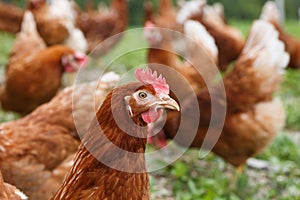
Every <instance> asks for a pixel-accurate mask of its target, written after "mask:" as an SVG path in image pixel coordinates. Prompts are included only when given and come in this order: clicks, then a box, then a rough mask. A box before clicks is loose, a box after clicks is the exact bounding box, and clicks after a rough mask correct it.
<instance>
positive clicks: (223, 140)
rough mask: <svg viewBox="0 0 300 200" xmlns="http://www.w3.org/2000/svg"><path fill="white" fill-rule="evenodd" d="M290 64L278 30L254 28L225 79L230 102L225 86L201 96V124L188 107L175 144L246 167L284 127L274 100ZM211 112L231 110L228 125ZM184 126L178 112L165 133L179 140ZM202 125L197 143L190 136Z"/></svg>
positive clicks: (169, 118) (189, 105)
mask: <svg viewBox="0 0 300 200" xmlns="http://www.w3.org/2000/svg"><path fill="white" fill-rule="evenodd" d="M262 30H263V31H262ZM270 57H272V59H271V60H270ZM288 58H289V57H288V55H287V53H286V52H284V46H283V44H282V43H281V42H280V41H279V39H278V33H277V32H276V31H275V29H274V28H273V27H272V26H271V25H270V24H268V23H265V22H262V21H258V22H255V23H254V25H253V27H252V29H251V32H250V35H249V37H248V40H247V43H246V45H245V48H244V49H243V53H242V54H241V56H240V58H239V59H238V61H237V63H236V65H235V68H234V69H233V71H232V72H231V73H230V74H228V75H227V76H226V77H225V78H224V79H223V82H224V87H225V94H226V97H225V96H223V95H222V87H221V86H222V84H216V85H215V86H213V87H212V88H211V90H210V91H208V90H202V91H201V92H200V93H199V94H198V95H197V98H198V103H199V110H200V112H201V115H200V121H199V122H195V120H194V118H195V116H193V110H195V106H197V105H195V103H190V102H189V101H186V102H184V103H183V104H182V113H183V114H182V116H185V119H182V120H183V121H182V124H181V126H182V127H183V131H182V134H181V136H179V137H177V138H174V139H175V141H176V142H177V143H179V144H181V145H184V146H189V145H191V146H193V147H202V148H208V147H213V149H212V151H213V152H215V153H216V154H218V155H220V156H221V157H222V158H224V159H225V160H226V161H228V162H229V163H231V164H232V165H234V166H240V165H243V164H245V162H246V160H247V159H248V158H249V157H251V156H253V155H255V154H257V153H259V152H260V151H261V150H263V149H264V148H265V147H266V146H267V145H268V144H269V143H270V142H271V141H272V140H273V139H274V137H275V136H276V134H277V133H278V132H279V131H280V130H281V128H282V127H283V124H284V110H283V107H282V105H281V102H280V101H279V100H276V99H273V93H274V92H275V91H276V89H277V87H278V84H279V82H280V77H281V74H282V70H283V68H284V67H286V65H287V63H288ZM212 106H214V108H215V109H217V111H218V112H221V111H222V110H223V111H226V109H227V111H226V116H225V119H222V118H221V117H220V116H219V115H217V116H216V115H215V116H213V121H211V120H212V119H211V117H212V110H211V108H212ZM224 109H225V110H224ZM179 120H180V116H179V113H178V112H169V113H168V116H167V123H166V125H165V127H164V131H165V133H166V134H167V136H168V137H170V138H173V137H174V136H175V135H176V133H177V127H178V124H179V122H180V121H179ZM223 120H225V121H223ZM168 122H169V123H168ZM223 122H224V127H223ZM198 123H199V126H198V132H197V134H196V136H195V137H194V136H193V135H192V132H191V131H190V130H191V128H192V127H194V126H195V124H198ZM210 123H212V124H211V127H209V124H210ZM176 124H177V125H176ZM208 130H210V132H209V134H207V131H208ZM186 133H190V134H186ZM219 134H221V135H220V137H218V136H219ZM204 139H205V140H204ZM189 141H191V142H192V144H190V143H189ZM204 141H205V142H204ZM215 142H216V144H215V145H214V143H215Z"/></svg>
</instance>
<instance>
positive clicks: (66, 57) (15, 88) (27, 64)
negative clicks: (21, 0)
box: [0, 11, 86, 114]
mask: <svg viewBox="0 0 300 200" xmlns="http://www.w3.org/2000/svg"><path fill="white" fill-rule="evenodd" d="M85 61H86V55H84V54H82V53H80V52H76V51H74V50H72V49H71V48H69V47H67V46H61V45H55V46H52V47H49V48H46V45H45V43H44V41H43V40H42V38H41V37H40V36H39V34H38V33H37V31H36V27H35V22H34V19H33V16H32V14H31V13H30V12H29V11H27V12H26V14H25V15H24V20H23V23H22V30H21V32H20V33H19V34H18V36H17V38H16V41H15V43H14V45H13V47H12V51H11V53H10V57H9V61H8V64H7V66H6V73H5V76H6V78H5V82H4V84H3V85H2V86H1V96H0V98H1V104H2V108H3V109H5V110H11V111H15V112H18V113H21V114H26V113H29V112H31V111H32V110H34V109H35V108H36V107H37V106H39V105H41V104H42V103H45V102H47V101H49V100H50V99H51V98H52V97H54V96H55V94H56V93H57V91H58V90H59V88H60V87H61V78H62V75H63V73H64V72H69V73H73V72H76V71H77V70H78V69H79V68H80V67H81V66H84V65H85Z"/></svg>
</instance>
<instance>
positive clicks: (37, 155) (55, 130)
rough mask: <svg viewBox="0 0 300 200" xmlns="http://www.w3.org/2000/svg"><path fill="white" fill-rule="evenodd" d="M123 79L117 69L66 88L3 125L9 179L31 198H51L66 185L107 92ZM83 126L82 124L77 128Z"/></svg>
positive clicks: (2, 155)
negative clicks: (120, 78)
mask: <svg viewBox="0 0 300 200" xmlns="http://www.w3.org/2000/svg"><path fill="white" fill-rule="evenodd" d="M118 81H119V76H118V75H115V74H114V73H109V74H106V75H104V76H103V77H102V79H101V80H100V82H99V85H98V84H97V82H92V83H84V84H79V85H77V86H74V87H69V88H66V89H64V90H63V91H62V92H60V93H59V94H58V95H57V96H56V97H55V98H53V99H52V100H51V101H50V102H49V103H46V104H43V105H41V106H39V107H38V108H37V109H36V110H35V111H33V112H32V113H31V114H29V115H27V116H26V117H23V118H21V119H18V120H16V121H11V122H7V123H3V124H1V125H0V131H1V134H0V170H1V171H2V172H3V176H4V180H5V181H7V182H9V183H11V184H14V185H16V186H17V187H18V188H20V189H21V190H22V191H23V192H24V193H25V194H26V195H28V197H29V198H30V199H33V200H44V199H48V198H49V197H50V196H51V195H53V193H54V192H55V191H56V190H57V189H58V187H59V186H60V185H61V183H62V181H63V178H64V177H65V175H66V173H67V171H68V170H69V169H70V167H71V165H72V163H71V164H68V163H69V162H70V160H71V158H72V154H73V153H75V152H76V151H77V149H78V146H79V137H78V134H79V135H80V137H83V133H84V132H85V131H86V130H87V129H88V126H89V124H90V123H91V121H92V119H93V118H94V116H95V112H96V110H97V108H98V106H99V105H100V104H101V103H102V101H103V99H104V97H105V95H106V93H107V92H108V91H109V90H110V89H112V87H114V85H115V84H116V83H117V82H118ZM77 127H78V129H77Z"/></svg>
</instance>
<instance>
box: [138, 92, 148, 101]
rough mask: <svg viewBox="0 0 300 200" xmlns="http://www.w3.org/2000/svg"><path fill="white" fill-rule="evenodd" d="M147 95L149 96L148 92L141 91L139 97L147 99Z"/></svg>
mask: <svg viewBox="0 0 300 200" xmlns="http://www.w3.org/2000/svg"><path fill="white" fill-rule="evenodd" d="M147 96H148V94H147V93H146V92H140V93H139V98H140V99H145V98H147Z"/></svg>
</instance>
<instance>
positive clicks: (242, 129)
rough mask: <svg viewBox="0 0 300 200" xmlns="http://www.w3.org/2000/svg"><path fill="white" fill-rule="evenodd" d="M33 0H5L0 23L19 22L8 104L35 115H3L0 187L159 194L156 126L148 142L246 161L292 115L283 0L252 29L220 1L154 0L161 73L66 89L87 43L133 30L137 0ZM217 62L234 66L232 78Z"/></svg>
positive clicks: (291, 60) (6, 192) (298, 49)
mask: <svg viewBox="0 0 300 200" xmlns="http://www.w3.org/2000/svg"><path fill="white" fill-rule="evenodd" d="M27 2H28V4H27V10H26V11H23V10H21V9H19V8H16V7H13V6H11V5H6V4H3V5H2V4H0V29H1V30H5V31H9V32H12V33H18V34H17V36H16V40H15V42H14V45H13V47H12V50H11V54H10V57H9V61H8V63H7V66H6V73H5V76H6V78H5V82H4V83H3V84H2V85H1V91H0V92H1V94H0V100H1V105H2V108H3V109H5V110H10V111H15V112H18V113H20V114H22V115H25V116H23V117H22V118H20V119H18V120H16V121H11V122H6V123H3V124H1V125H0V171H1V172H2V173H0V199H27V198H29V199H38V200H43V199H49V198H51V199H138V200H139V199H150V191H149V178H148V174H147V172H146V171H147V170H146V165H145V157H144V153H145V148H146V143H147V135H148V136H149V135H152V134H153V133H155V132H158V133H157V134H155V135H153V136H151V137H150V136H149V137H148V143H153V144H154V145H158V146H160V147H161V146H164V145H166V144H167V143H166V140H167V139H172V140H173V141H174V142H176V143H177V144H179V145H182V146H186V147H196V148H200V147H201V148H207V149H209V148H210V147H212V151H213V152H214V153H216V154H217V155H219V156H221V157H222V158H223V159H224V160H226V161H227V162H229V163H230V164H232V165H233V166H235V167H239V168H241V167H243V166H244V165H245V164H246V161H247V159H248V158H250V157H251V156H253V155H255V154H257V153H259V152H261V151H262V150H263V149H264V148H265V147H266V146H267V145H268V144H270V143H271V141H272V140H273V139H274V138H275V136H276V134H277V133H278V132H280V130H281V129H282V128H283V126H284V118H285V116H284V110H283V107H282V105H281V101H280V99H278V98H274V96H273V95H274V93H275V92H276V90H277V89H278V86H279V84H280V81H281V77H282V74H283V73H284V69H285V67H287V66H290V67H293V68H299V69H300V41H298V40H296V39H295V38H293V37H291V36H290V35H288V34H287V33H285V32H284V30H283V28H282V26H281V24H280V15H279V11H278V9H277V7H276V4H275V3H274V2H267V3H266V4H265V6H264V8H263V10H262V14H261V19H260V20H256V21H255V22H254V23H253V25H252V27H251V30H250V32H249V35H248V37H247V40H246V41H245V40H244V38H243V36H242V34H241V33H240V31H239V30H238V29H237V28H234V27H232V26H230V25H229V24H228V23H227V21H226V19H225V15H224V11H223V8H222V6H221V5H220V4H215V5H213V6H210V5H207V4H206V1H205V0H191V1H188V2H181V5H178V7H174V6H173V4H172V1H171V0H160V4H159V12H158V13H155V12H154V9H153V8H152V4H151V2H147V3H145V7H144V8H145V27H144V36H145V38H146V39H147V41H148V43H149V49H148V63H151V65H149V66H150V68H153V69H154V70H156V71H157V72H158V73H157V72H153V71H154V70H151V69H150V68H147V69H146V70H142V69H138V70H136V73H135V75H136V78H137V80H138V82H134V83H129V84H126V85H123V86H119V87H116V88H114V86H115V85H116V83H117V82H119V80H120V77H119V75H117V74H115V73H114V72H110V73H107V74H105V75H104V76H103V77H102V78H101V80H100V81H99V82H90V83H82V84H79V85H77V86H73V87H67V88H65V89H64V90H62V91H60V92H59V89H60V88H61V78H62V74H63V73H64V72H67V73H74V72H76V71H77V70H78V69H79V68H80V67H84V66H85V65H86V62H87V56H86V55H85V53H90V55H91V56H100V55H102V54H103V53H105V52H106V51H107V50H109V49H110V48H111V47H112V46H114V45H115V44H116V43H117V42H118V41H119V39H120V37H117V39H116V40H114V41H113V42H112V43H109V46H107V47H106V49H97V48H95V47H96V46H97V44H98V43H100V42H101V41H103V40H105V39H106V38H108V37H110V36H112V35H115V34H117V33H119V32H122V31H123V30H125V28H126V26H127V14H128V11H127V6H128V5H127V1H126V0H112V3H111V7H110V9H103V8H102V9H99V11H95V10H92V9H87V10H86V11H82V10H80V8H79V7H78V6H77V5H76V4H75V3H74V1H69V0H52V1H51V3H50V4H49V2H47V1H46V0H28V1H27ZM170 30H173V31H170ZM179 33H180V35H184V36H186V38H189V39H185V40H182V38H180V37H178V34H179ZM177 52H180V53H177ZM179 54H181V55H180V56H179ZM182 57H184V58H182ZM232 62H234V67H233V69H232V70H228V68H229V66H230V64H231V63H232ZM157 63H158V64H162V65H165V66H167V69H170V70H171V71H172V70H173V71H176V72H177V73H178V74H179V75H181V76H175V75H169V73H166V68H161V67H160V66H157V65H155V64H157ZM215 66H217V67H218V68H219V70H221V71H226V75H225V77H224V78H223V79H222V81H216V77H217V76H218V70H214V69H215ZM199 71H201V73H199ZM158 74H163V76H164V77H165V78H163V77H162V76H158ZM182 77H184V78H185V80H187V82H188V85H190V86H191V87H190V89H187V87H186V82H184V81H183V79H182ZM194 94H195V95H194ZM191 96H195V97H196V101H195V99H193V98H191ZM99 105H101V106H99ZM179 105H180V108H179ZM212 107H215V108H217V113H216V112H215V111H214V110H213V109H212ZM163 109H166V112H163ZM95 110H96V115H95ZM195 110H199V111H200V113H201V115H200V117H199V118H197V117H196V118H195V112H194V111H195ZM221 112H224V116H223V117H222V116H220V113H221ZM115 113H117V116H118V118H120V119H121V121H118V122H117V120H116V119H115V117H116V116H115ZM196 115H197V113H196ZM163 117H164V118H165V121H164V120H161V119H162V118H163ZM93 118H95V119H93ZM162 121H163V122H164V124H163V125H162ZM154 122H157V123H154ZM120 123H121V124H120ZM136 125H137V126H136ZM147 125H148V127H149V128H148V129H145V128H143V127H146V126H147ZM120 126H121V127H120ZM99 127H101V129H100V128H99ZM195 127H196V132H195V131H193V130H192V128H195ZM157 130H158V131H157ZM193 132H195V133H194V134H193ZM128 133H129V134H128ZM80 139H82V141H80ZM80 143H81V145H80ZM116 147H118V148H116ZM118 149H123V150H124V151H121V152H120V151H117V150H118ZM131 153H134V154H135V156H133V155H132V154H131ZM100 161H101V162H100ZM120 169H125V170H123V171H122V170H120ZM68 172H69V173H68ZM134 172H139V173H134ZM4 181H5V182H6V183H5V182H4ZM8 183H9V184H8ZM10 184H12V185H14V186H12V185H10ZM15 186H16V187H17V188H19V189H20V190H21V191H22V192H24V194H23V193H22V192H21V191H20V190H19V189H17V188H16V187H15Z"/></svg>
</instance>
